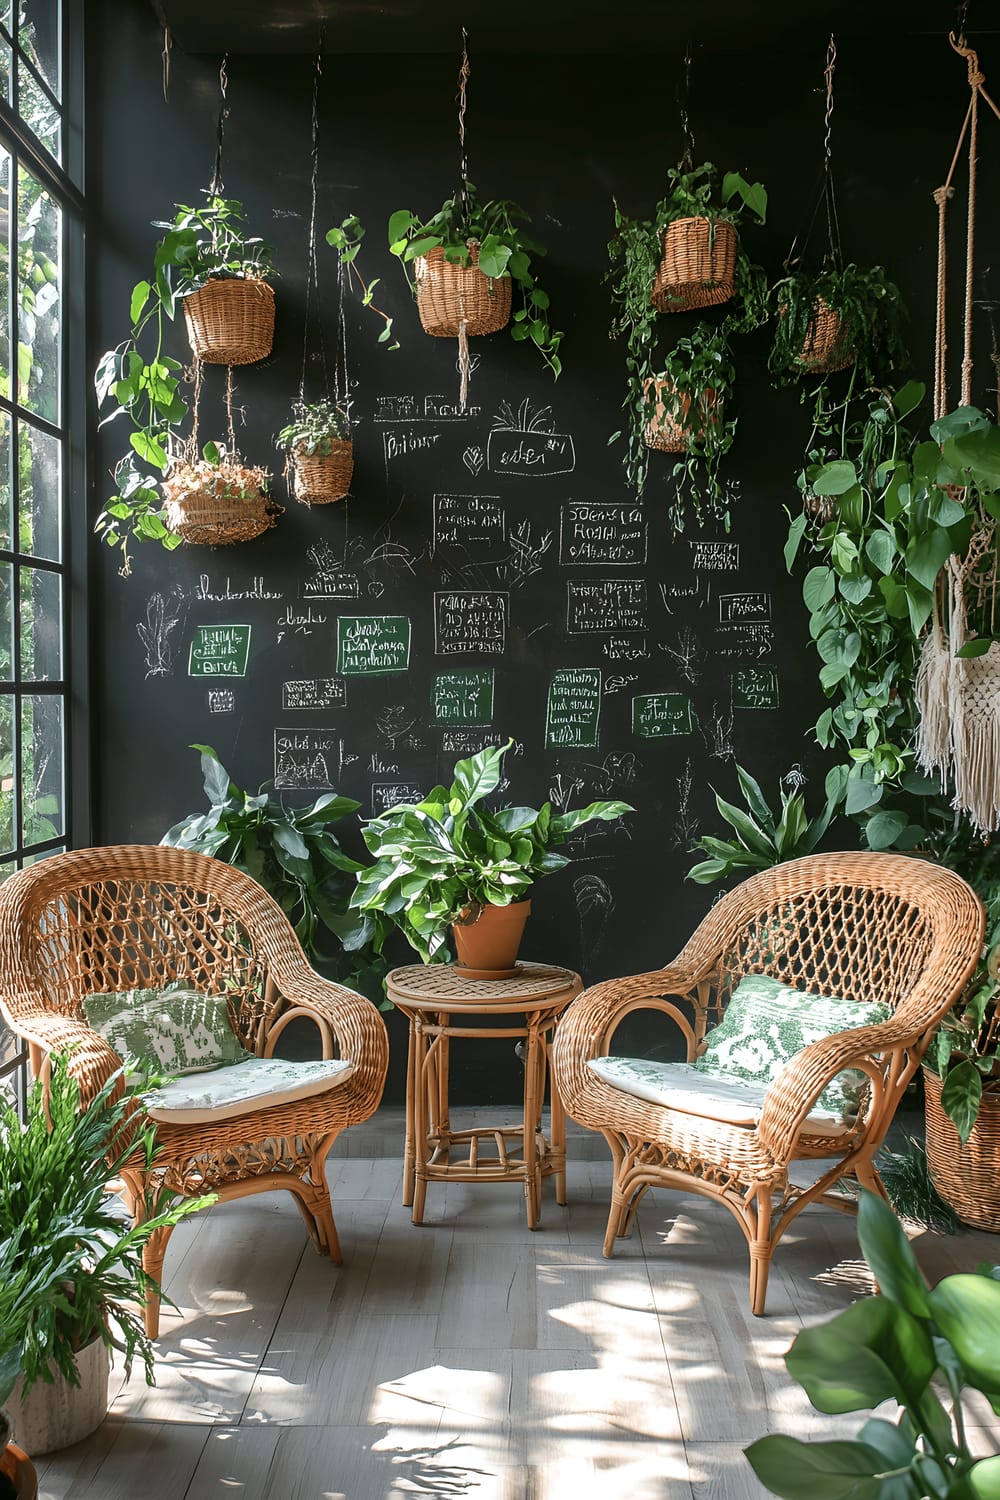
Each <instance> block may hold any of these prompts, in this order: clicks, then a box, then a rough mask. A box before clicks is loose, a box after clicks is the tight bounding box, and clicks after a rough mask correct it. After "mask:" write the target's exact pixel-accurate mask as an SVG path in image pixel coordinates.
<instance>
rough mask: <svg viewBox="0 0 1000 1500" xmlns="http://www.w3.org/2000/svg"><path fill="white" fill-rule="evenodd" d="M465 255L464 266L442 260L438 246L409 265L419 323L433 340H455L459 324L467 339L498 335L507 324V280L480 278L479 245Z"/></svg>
mask: <svg viewBox="0 0 1000 1500" xmlns="http://www.w3.org/2000/svg"><path fill="white" fill-rule="evenodd" d="M469 252H470V256H471V259H472V264H471V265H468V266H458V265H455V264H454V263H453V262H452V261H448V260H445V256H444V251H443V250H442V249H441V247H440V245H438V246H437V247H436V248H435V249H433V250H431V251H429V252H428V253H427V254H426V255H418V256H417V258H416V260H415V261H414V262H413V274H414V279H415V281H416V286H417V312H418V313H419V314H420V323H421V326H422V328H423V330H424V332H425V333H429V334H432V335H433V336H434V337H435V338H448V339H453V338H457V337H458V335H459V332H460V330H461V325H462V323H463V322H464V323H465V332H466V334H467V335H468V336H469V337H470V338H472V337H474V336H476V335H477V334H483V333H498V332H499V331H500V329H501V328H506V326H507V324H508V323H509V322H510V297H511V285H510V277H509V276H484V275H483V273H482V271H480V270H479V268H478V266H477V264H476V262H477V261H478V259H479V246H478V245H471V246H470V247H469Z"/></svg>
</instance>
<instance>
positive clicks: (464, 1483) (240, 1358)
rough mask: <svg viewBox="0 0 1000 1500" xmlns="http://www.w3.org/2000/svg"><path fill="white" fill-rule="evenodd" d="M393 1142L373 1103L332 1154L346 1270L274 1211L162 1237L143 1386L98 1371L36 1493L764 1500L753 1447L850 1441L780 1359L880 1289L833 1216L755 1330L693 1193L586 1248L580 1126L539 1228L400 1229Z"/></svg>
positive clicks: (86, 1499) (995, 1247)
mask: <svg viewBox="0 0 1000 1500" xmlns="http://www.w3.org/2000/svg"><path fill="white" fill-rule="evenodd" d="M495 1117H496V1116H495V1114H494V1118H495ZM470 1122H471V1117H470V1120H463V1121H462V1122H461V1123H463V1124H467V1123H470ZM456 1123H458V1122H456ZM401 1142H402V1120H401V1118H400V1116H399V1113H398V1112H395V1111H386V1112H384V1113H380V1115H379V1116H377V1117H376V1120H375V1121H373V1122H371V1124H370V1125H369V1126H366V1127H364V1129H363V1130H359V1131H356V1132H354V1134H353V1137H348V1138H347V1140H345V1142H344V1143H343V1145H344V1150H345V1151H350V1152H351V1153H352V1154H350V1155H342V1156H337V1157H336V1158H333V1159H331V1162H330V1166H329V1174H330V1181H331V1184H332V1188H333V1200H334V1212H335V1214H336V1218H337V1224H338V1228H339V1231H340V1238H341V1244H342V1247H343V1251H344V1264H343V1266H341V1267H334V1266H332V1265H331V1264H330V1262H329V1261H327V1260H324V1259H322V1258H320V1257H319V1256H317V1255H316V1254H315V1252H314V1251H313V1250H312V1248H311V1247H310V1246H308V1245H307V1244H306V1243H305V1240H304V1234H303V1228H302V1222H301V1220H300V1218H299V1215H298V1213H297V1211H296V1209H295V1207H294V1204H293V1203H292V1201H291V1198H290V1196H289V1195H288V1194H284V1193H276V1194H268V1195H267V1196H263V1197H260V1198H257V1199H256V1200H253V1199H245V1200H242V1201H241V1202H239V1203H235V1204H227V1205H224V1206H217V1207H216V1208H215V1209H213V1210H211V1211H210V1212H209V1213H206V1214H204V1215H201V1216H198V1217H197V1218H196V1219H194V1220H191V1221H188V1223H187V1224H184V1225H181V1226H180V1227H179V1228H178V1229H177V1231H176V1232H175V1234H174V1237H173V1241H172V1243H171V1246H170V1249H169V1251H168V1255H167V1266H166V1276H165V1284H166V1289H167V1291H168V1292H169V1294H170V1296H171V1297H172V1298H173V1300H174V1301H175V1302H176V1304H177V1311H176V1312H165V1314H164V1319H163V1331H162V1335H161V1338H160V1340H159V1344H158V1357H157V1385H156V1387H155V1388H153V1389H148V1388H147V1387H146V1386H145V1384H144V1383H143V1380H142V1377H141V1373H134V1374H133V1377H132V1380H131V1382H130V1383H129V1384H128V1385H126V1386H123V1385H122V1382H121V1379H120V1378H118V1379H117V1380H116V1379H115V1377H114V1375H113V1376H112V1381H113V1392H114V1397H113V1400H112V1404H111V1411H110V1414H109V1416H108V1419H107V1421H106V1422H105V1423H104V1425H103V1426H102V1427H101V1428H100V1430H99V1431H98V1432H97V1433H96V1434H95V1435H94V1436H93V1437H92V1438H90V1439H89V1440H88V1441H86V1442H84V1443H81V1444H79V1445H78V1446H77V1447H75V1448H70V1449H66V1450H65V1451H64V1452H62V1453H59V1454H56V1455H53V1456H52V1457H51V1458H49V1459H48V1460H40V1461H39V1472H40V1481H41V1482H40V1488H39V1495H40V1497H41V1500H413V1497H415V1496H423V1497H433V1500H437V1497H442V1500H444V1497H454V1496H461V1497H469V1500H591V1497H593V1500H692V1497H695V1500H709V1497H711V1500H743V1497H749V1496H759V1495H762V1494H763V1493H764V1491H763V1490H762V1489H761V1487H760V1486H759V1485H758V1484H757V1481H756V1479H755V1478H754V1476H753V1474H752V1472H751V1470H750V1468H749V1465H748V1464H747V1462H746V1459H745V1458H744V1457H743V1453H742V1449H743V1447H744V1446H745V1445H746V1444H747V1443H749V1442H750V1441H752V1440H753V1439H754V1438H756V1437H759V1436H761V1435H762V1434H764V1433H766V1432H785V1433H791V1434H793V1435H795V1436H799V1437H810V1436H820V1435H822V1436H827V1435H833V1434H835V1433H839V1434H840V1435H842V1436H843V1435H846V1434H848V1433H852V1432H854V1431H856V1429H857V1427H858V1425H860V1424H859V1422H858V1421H857V1420H856V1419H855V1418H852V1417H847V1418H839V1419H833V1418H829V1417H823V1416H821V1415H820V1414H819V1413H817V1412H815V1411H814V1410H813V1409H812V1408H811V1407H810V1406H809V1404H808V1402H807V1401H806V1399H805V1396H804V1395H803V1393H802V1392H801V1390H800V1389H799V1387H798V1386H796V1385H795V1384H794V1383H793V1382H792V1380H791V1379H790V1378H789V1376H788V1374H787V1372H786V1371H785V1368H784V1365H783V1362H782V1356H783V1354H784V1353H785V1351H786V1349H787V1348H788V1346H789V1344H790V1343H791V1341H792V1338H793V1337H794V1335H795V1333H796V1332H797V1330H798V1329H800V1328H801V1327H802V1326H803V1325H804V1324H808V1323H814V1322H817V1321H821V1320H822V1319H824V1318H825V1317H827V1316H828V1315H829V1314H830V1313H832V1312H834V1311H835V1310H837V1309H838V1308H842V1307H844V1306H846V1305H847V1304H848V1303H849V1302H851V1301H852V1300H854V1299H855V1298H857V1297H858V1296H861V1295H864V1294H865V1293H866V1292H868V1291H870V1289H871V1288H870V1283H869V1279H868V1275H867V1272H866V1268H865V1267H864V1265H863V1263H862V1262H861V1261H860V1259H859V1255H858V1250H857V1242H856V1238H855V1226H854V1222H853V1220H852V1219H850V1218H848V1217H846V1216H844V1215H841V1214H838V1213H835V1212H831V1211H821V1210H817V1211H810V1212H807V1213H806V1214H804V1215H803V1217H802V1218H801V1219H799V1221H798V1223H797V1225H796V1226H795V1227H794V1231H793V1233H792V1234H791V1235H790V1237H789V1239H788V1240H787V1241H786V1242H785V1243H784V1245H783V1246H782V1248H781V1249H780V1250H779V1252H778V1256H777V1259H776V1261H775V1267H774V1270H773V1272H772V1277H771V1290H770V1296H769V1303H768V1316H767V1317H766V1318H764V1319H755V1318H752V1317H751V1316H750V1313H749V1311H748V1308H747V1295H746V1251H745V1247H744V1243H743V1240H742V1236H741V1235H740V1233H739V1231H738V1230H737V1228H736V1226H735V1224H733V1223H732V1222H731V1220H730V1219H729V1216H728V1215H727V1214H725V1212H724V1211H722V1210H717V1209H716V1208H715V1207H714V1206H713V1205H711V1204H709V1203H707V1202H706V1201H705V1200H699V1199H696V1198H685V1197H682V1196H680V1195H677V1194H669V1195H668V1194H657V1195H653V1194H647V1197H646V1199H645V1200H644V1202H643V1205H642V1208H641V1210H640V1219H639V1230H638V1232H637V1234H636V1235H635V1236H634V1237H633V1238H632V1239H631V1240H628V1241H623V1242H621V1244H620V1249H619V1251H618V1253H617V1255H616V1257H615V1259H614V1260H612V1261H605V1260H604V1259H603V1257H602V1255H601V1242H602V1238H603V1233H604V1223H605V1218H606V1214H607V1207H608V1196H609V1182H610V1170H609V1164H608V1161H607V1157H606V1148H605V1146H604V1143H603V1141H601V1140H600V1139H599V1138H598V1137H594V1136H590V1135H589V1134H586V1133H583V1134H581V1135H579V1136H578V1135H574V1136H572V1137H571V1143H570V1144H571V1153H572V1161H571V1163H570V1168H569V1198H570V1201H569V1204H568V1206H567V1207H566V1208H559V1207H557V1206H556V1204H555V1202H554V1201H553V1196H552V1186H551V1183H548V1184H546V1192H545V1201H544V1205H543V1213H542V1224H541V1227H540V1229H539V1230H538V1231H537V1232H535V1233H531V1232H529V1231H528V1230H527V1229H526V1228H525V1226H524V1206H523V1201H522V1199H521V1196H520V1189H519V1188H518V1187H517V1186H516V1185H511V1184H481V1183H480V1184H449V1185H447V1186H436V1185H431V1186H430V1187H429V1189H428V1194H427V1213H426V1222H425V1224H424V1226H423V1227H422V1228H416V1227H414V1226H413V1225H412V1224H411V1223H410V1217H409V1211H408V1210H407V1209H404V1208H402V1207H401V1206H400V1185H401V1177H402V1153H401ZM365 1151H369V1152H370V1151H374V1152H376V1153H377V1154H374V1155H365V1154H357V1153H359V1152H365ZM914 1238H915V1244H916V1248H917V1252H918V1255H919V1258H920V1260H921V1263H922V1265H923V1267H924V1269H925V1271H926V1273H927V1274H928V1276H929V1277H930V1278H931V1280H937V1279H938V1278H939V1277H941V1276H943V1275H945V1274H947V1273H948V1272H950V1271H952V1270H956V1269H971V1268H973V1267H975V1266H976V1265H977V1264H978V1263H980V1262H981V1261H983V1260H990V1261H993V1260H997V1259H1000V1240H998V1239H997V1237H996V1236H993V1235H986V1234H974V1233H970V1234H968V1235H964V1236H958V1237H945V1238H940V1237H937V1236H934V1235H930V1234H927V1233H922V1232H919V1231H914ZM991 1420H992V1419H991V1418H990V1417H989V1414H988V1409H987V1408H986V1407H985V1405H984V1406H982V1407H979V1408H977V1409H976V1421H977V1422H978V1423H979V1426H978V1427H976V1428H975V1430H974V1443H975V1445H976V1448H977V1451H981V1452H984V1453H985V1452H993V1451H996V1450H997V1449H998V1448H1000V1440H998V1435H997V1432H996V1430H995V1427H994V1429H993V1430H990V1429H989V1425H988V1424H989V1423H990V1422H991Z"/></svg>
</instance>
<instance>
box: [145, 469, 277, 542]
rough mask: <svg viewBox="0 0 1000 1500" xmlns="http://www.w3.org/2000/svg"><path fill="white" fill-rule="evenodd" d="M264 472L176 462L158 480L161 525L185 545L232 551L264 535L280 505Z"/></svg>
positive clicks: (272, 522) (275, 519) (273, 522)
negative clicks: (229, 549)
mask: <svg viewBox="0 0 1000 1500" xmlns="http://www.w3.org/2000/svg"><path fill="white" fill-rule="evenodd" d="M266 478H267V475H266V473H265V471H264V470H263V469H251V468H246V467H243V466H241V465H238V464H223V465H210V464H207V463H202V462H200V461H199V462H198V463H193V464H192V463H178V464H175V465H174V467H173V469H172V470H171V472H170V474H169V475H168V477H167V478H166V479H165V480H164V482H163V495H164V501H165V504H164V515H163V519H164V524H165V525H166V527H167V530H168V531H172V532H173V533H174V535H175V536H179V537H181V539H182V540H183V541H185V542H189V543H191V544H192V545H194V546H200V547H232V546H235V545H236V544H237V543H238V542H252V541H253V539H254V537H258V536H260V535H262V533H263V532H265V531H268V530H269V529H270V528H271V527H272V526H273V525H274V524H275V522H276V521H277V518H278V517H279V516H280V515H281V513H282V510H283V506H281V505H278V504H277V503H276V502H275V501H274V500H272V499H271V497H270V496H269V495H268V493H267V491H266V488H265V484H266Z"/></svg>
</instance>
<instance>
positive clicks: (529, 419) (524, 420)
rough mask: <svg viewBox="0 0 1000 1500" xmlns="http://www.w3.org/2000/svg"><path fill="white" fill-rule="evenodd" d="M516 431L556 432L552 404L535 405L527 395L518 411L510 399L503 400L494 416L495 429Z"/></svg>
mask: <svg viewBox="0 0 1000 1500" xmlns="http://www.w3.org/2000/svg"><path fill="white" fill-rule="evenodd" d="M498 428H503V429H504V430H506V431H514V432H555V430H556V423H555V418H554V417H553V415H552V408H551V406H534V405H532V403H531V401H529V400H528V397H527V396H525V398H524V400H523V401H522V402H521V404H520V406H519V407H518V408H517V411H515V410H514V408H513V407H512V406H511V404H510V402H509V401H501V402H500V405H499V407H498V408H497V411H496V412H495V414H494V417H493V430H494V431H496V430H497V429H498Z"/></svg>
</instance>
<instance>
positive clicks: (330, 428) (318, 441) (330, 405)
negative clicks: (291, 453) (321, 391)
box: [278, 401, 351, 457]
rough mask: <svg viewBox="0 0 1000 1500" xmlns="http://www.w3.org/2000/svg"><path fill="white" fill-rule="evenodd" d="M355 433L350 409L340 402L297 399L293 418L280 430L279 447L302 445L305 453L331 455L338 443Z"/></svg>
mask: <svg viewBox="0 0 1000 1500" xmlns="http://www.w3.org/2000/svg"><path fill="white" fill-rule="evenodd" d="M350 435H351V424H350V420H349V418H348V415H347V412H346V410H345V408H344V407H343V406H340V405H338V404H337V402H336V401H309V402H306V401H297V402H296V403H295V405H294V406H293V407H292V420H291V421H290V422H288V423H287V424H286V425H285V426H284V427H283V428H282V429H281V431H280V432H279V433H278V447H279V448H298V449H299V450H300V451H301V452H302V453H310V454H311V453H320V454H322V455H323V456H324V457H326V456H328V455H329V454H330V453H331V451H332V448H333V444H334V443H335V442H342V441H344V440H345V439H347V438H349V437H350Z"/></svg>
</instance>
